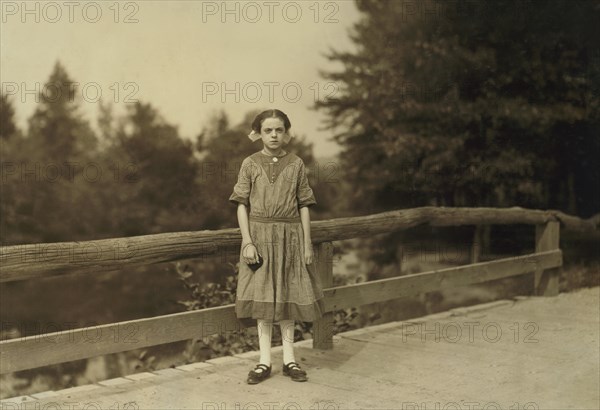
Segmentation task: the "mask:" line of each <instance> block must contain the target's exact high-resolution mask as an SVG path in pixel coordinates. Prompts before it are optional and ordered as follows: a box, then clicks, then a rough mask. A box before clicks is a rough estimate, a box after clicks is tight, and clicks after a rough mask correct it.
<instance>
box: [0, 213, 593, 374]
mask: <svg viewBox="0 0 600 410" xmlns="http://www.w3.org/2000/svg"><path fill="white" fill-rule="evenodd" d="M422 224H429V225H431V226H459V225H476V226H478V225H492V224H527V225H535V229H536V243H535V252H534V253H532V254H527V255H520V256H515V257H510V258H503V259H498V260H493V261H489V262H483V263H474V264H470V265H465V266H459V267H453V268H447V269H439V270H434V271H430V272H422V273H417V274H412V275H406V276H399V277H394V278H388V279H382V280H375V281H370V282H366V283H359V284H353V285H346V286H337V287H332V285H333V272H332V271H333V243H332V242H334V241H339V240H343V239H350V238H356V237H364V236H371V235H376V234H380V233H387V232H393V231H397V230H404V229H408V228H411V227H414V226H417V225H422ZM561 226H562V227H563V229H568V230H575V231H595V230H597V227H598V217H594V218H592V219H590V220H582V219H579V218H577V217H574V216H570V215H566V214H563V213H562V212H558V211H541V210H531V209H523V208H519V207H513V208H444V207H423V208H414V209H405V210H397V211H391V212H384V213H380V214H375V215H368V216H360V217H351V218H339V219H332V220H325V221H315V222H312V223H311V234H312V238H313V244H314V245H316V246H315V260H314V262H313V263H314V264H315V268H316V269H317V272H319V275H320V277H321V279H322V283H323V286H324V287H325V298H326V299H325V305H326V311H327V313H326V314H325V315H324V317H323V318H322V319H320V320H319V321H317V322H315V323H314V324H313V347H314V348H318V349H331V348H332V347H333V332H332V331H333V311H335V310H337V309H342V308H347V307H353V306H360V305H363V304H369V303H374V302H382V301H386V300H390V299H396V298H401V297H406V296H414V295H417V294H420V293H425V292H431V291H435V290H440V289H445V288H448V287H453V286H463V285H468V284H474V283H482V282H487V281H490V280H495V279H501V278H506V277H510V276H515V275H523V274H530V275H532V286H533V287H534V289H535V293H536V294H537V295H544V296H553V295H556V294H557V293H558V277H559V273H560V268H561V266H562V252H561V250H560V248H559V238H560V228H561ZM240 242H241V234H240V230H239V229H237V228H236V229H224V230H219V231H198V232H178V233H165V234H157V235H144V236H138V237H130V238H116V239H103V240H95V241H85V242H61V243H48V244H28V245H15V246H4V247H1V249H0V261H1V267H0V282H11V281H21V280H29V279H35V278H43V277H49V276H56V275H64V274H69V273H74V272H83V273H86V274H94V273H95V272H101V271H108V270H118V269H122V268H123V267H127V266H135V265H142V264H153V263H161V262H168V261H175V260H181V259H187V258H198V257H205V256H208V255H216V254H218V253H219V252H224V251H236V250H237V252H239V246H240ZM238 329H239V324H238V322H237V319H236V317H235V312H234V308H233V305H227V306H221V307H215V308H208V309H202V310H195V311H187V312H181V313H175V314H170V315H163V316H157V317H150V318H144V319H137V320H131V321H125V322H118V323H111V324H106V325H100V326H93V327H86V328H78V329H68V330H63V331H57V332H53V333H46V334H42V335H34V336H26V337H21V338H17V339H10V340H3V341H0V373H2V374H3V373H10V372H15V371H19V370H25V369H32V368H36V367H41V366H46V365H51V364H57V363H63V362H68V361H73V360H79V359H85V358H90V357H94V356H99V355H106V354H111V353H117V352H122V351H127V350H133V349H139V348H144V347H149V346H155V345H159V344H163V343H170V342H177V341H181V340H188V339H192V338H196V337H205V336H209V335H212V334H216V333H222V332H227V331H233V330H238Z"/></svg>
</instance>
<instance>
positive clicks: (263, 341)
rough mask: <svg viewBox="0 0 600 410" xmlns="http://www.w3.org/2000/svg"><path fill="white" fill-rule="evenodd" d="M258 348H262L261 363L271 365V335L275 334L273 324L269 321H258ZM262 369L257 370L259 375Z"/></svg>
mask: <svg viewBox="0 0 600 410" xmlns="http://www.w3.org/2000/svg"><path fill="white" fill-rule="evenodd" d="M257 328H258V346H259V347H260V363H262V364H266V365H267V366H270V365H271V335H272V334H273V322H271V321H269V320H263V319H258V320H257ZM262 371H263V370H262V369H258V370H256V372H257V373H260V372H262Z"/></svg>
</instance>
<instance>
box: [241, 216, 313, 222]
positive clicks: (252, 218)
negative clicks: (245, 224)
mask: <svg viewBox="0 0 600 410" xmlns="http://www.w3.org/2000/svg"><path fill="white" fill-rule="evenodd" d="M249 218H250V221H252V222H290V223H293V222H302V220H301V219H300V217H299V216H297V217H291V218H287V217H275V216H274V217H266V216H254V215H250V216H249Z"/></svg>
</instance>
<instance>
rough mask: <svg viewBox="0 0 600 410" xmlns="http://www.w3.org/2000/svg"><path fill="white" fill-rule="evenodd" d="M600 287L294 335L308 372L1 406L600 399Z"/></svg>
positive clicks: (504, 404)
mask: <svg viewBox="0 0 600 410" xmlns="http://www.w3.org/2000/svg"><path fill="white" fill-rule="evenodd" d="M599 296H600V288H597V287H596V288H591V289H581V290H578V291H574V292H571V293H563V294H559V295H558V296H556V297H548V298H546V297H518V298H515V299H514V300H502V301H498V302H493V303H488V304H482V305H476V306H473V307H469V308H460V309H454V310H451V311H448V312H443V313H440V314H436V315H430V316H426V317H422V318H418V319H415V320H412V321H410V322H393V323H388V324H384V325H379V326H373V327H369V328H364V329H360V330H356V331H351V332H346V333H343V334H340V335H337V336H336V337H335V338H334V343H335V346H334V349H333V350H329V351H319V350H314V349H312V348H311V344H312V341H304V342H300V343H298V344H297V348H296V358H297V360H298V361H300V362H301V364H302V365H303V367H304V368H305V369H306V370H307V372H308V375H309V381H308V382H305V383H295V382H292V381H291V380H290V379H288V378H286V377H284V376H283V375H282V373H281V361H282V355H281V348H280V347H279V348H273V365H274V366H273V369H274V372H273V374H272V376H271V378H270V379H268V380H266V381H264V382H262V383H260V384H258V385H253V386H250V385H247V384H246V383H245V378H246V375H247V373H248V371H249V370H250V369H251V368H252V367H253V365H254V364H255V363H256V362H257V360H258V352H250V353H245V354H242V355H238V356H230V357H226V358H220V359H215V360H210V361H208V362H204V363H195V364H190V365H186V366H181V367H178V368H174V369H166V370H161V371H156V372H151V373H139V374H134V375H130V376H127V377H124V378H118V379H112V380H106V381H103V382H99V383H96V384H92V385H87V386H79V387H75V388H71V389H66V390H60V391H55V392H44V393H39V394H35V395H32V396H23V397H17V398H11V399H7V400H4V401H2V402H0V403H1V409H41V410H43V409H99V408H102V409H115V410H117V409H118V410H121V409H219V410H222V409H236V410H239V409H270V410H277V409H300V408H302V409H313V410H322V409H323V410H324V409H331V410H335V409H351V408H352V409H354V408H357V409H358V408H361V409H415V410H416V409H418V410H428V409H599V408H600V342H599V340H600V320H599V319H600V298H599Z"/></svg>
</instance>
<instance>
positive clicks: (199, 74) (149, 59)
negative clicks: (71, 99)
mask: <svg viewBox="0 0 600 410" xmlns="http://www.w3.org/2000/svg"><path fill="white" fill-rule="evenodd" d="M1 7H2V20H3V21H2V24H1V29H0V30H1V37H0V42H1V48H0V50H1V51H0V52H1V72H0V75H1V80H2V87H3V91H4V92H5V93H7V94H13V97H12V101H13V103H14V105H15V109H16V111H17V119H18V124H19V126H20V127H22V128H25V127H26V121H27V118H28V117H29V116H30V115H31V114H32V112H33V110H34V109H35V105H36V101H35V100H36V97H35V95H34V93H27V92H26V91H27V90H35V89H36V87H39V88H40V89H42V90H43V86H44V82H45V81H47V80H48V77H49V75H50V73H51V71H52V68H53V66H54V63H55V62H56V61H57V60H59V61H61V62H62V64H63V65H64V66H65V67H66V69H67V72H68V73H69V75H70V76H71V78H72V79H73V80H74V81H76V82H78V83H80V88H81V89H80V91H79V93H78V96H79V97H85V98H82V99H81V106H82V111H83V113H84V115H85V116H86V117H87V118H88V119H89V120H90V121H91V122H92V123H94V124H95V120H96V116H97V112H98V103H97V100H98V93H101V94H102V97H103V99H104V100H116V101H117V102H116V103H115V112H116V113H118V114H121V113H123V112H124V105H125V104H127V103H128V102H131V101H135V100H140V101H144V102H150V103H152V104H153V105H154V106H155V107H157V108H158V109H159V111H160V112H161V114H162V115H163V116H164V117H165V119H166V120H167V121H169V122H170V123H173V124H175V125H178V126H179V130H180V133H181V135H182V137H184V138H194V137H195V136H196V135H197V134H198V133H199V132H200V130H201V129H202V126H203V125H205V124H206V123H207V120H208V119H209V118H210V117H211V115H213V114H214V113H215V112H217V111H218V110H220V109H223V110H225V112H226V113H227V114H228V115H229V117H230V119H231V120H232V122H233V123H234V124H237V123H239V122H240V121H241V120H242V117H243V115H244V113H245V112H247V111H249V110H252V109H261V108H271V107H275V108H280V109H282V110H284V111H285V112H286V113H287V114H288V115H289V116H290V119H291V121H292V130H294V131H295V132H296V133H297V134H305V135H306V136H307V138H308V139H309V141H311V142H314V147H315V153H316V155H317V156H319V157H320V156H329V155H333V154H336V153H337V152H338V151H339V147H338V146H337V144H335V143H334V142H332V141H329V139H330V136H331V132H328V131H319V128H320V127H321V126H322V120H323V118H324V115H323V113H322V112H316V111H314V110H311V109H310V106H311V105H312V103H313V101H314V100H315V98H323V96H325V95H327V94H329V93H335V92H336V89H337V85H336V84H328V83H327V82H325V81H324V80H323V79H322V78H321V77H320V76H319V70H327V71H329V70H339V69H340V66H339V65H333V64H331V63H329V62H328V61H327V59H326V58H325V57H324V53H326V52H327V51H328V50H329V48H330V47H333V48H335V49H338V50H349V49H352V44H351V42H350V40H349V38H348V30H349V29H350V27H351V26H352V25H353V24H354V23H355V22H356V21H357V20H358V18H359V13H358V11H357V10H356V7H355V5H354V2H353V1H337V2H316V1H297V2H288V1H283V2H277V1H274V2H269V1H257V2H233V1H231V2H226V3H225V2H220V1H219V2H213V1H193V0H192V1H168V2H167V1H138V2H119V3H117V2H113V1H103V2H77V1H74V2H62V1H57V2H33V1H32V2H27V3H23V2H21V1H2V3H1ZM236 20H237V21H236ZM84 88H85V92H84V91H83V89H84ZM236 100H237V101H236ZM249 128H250V124H248V129H249Z"/></svg>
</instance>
